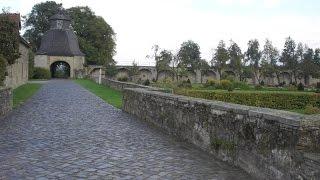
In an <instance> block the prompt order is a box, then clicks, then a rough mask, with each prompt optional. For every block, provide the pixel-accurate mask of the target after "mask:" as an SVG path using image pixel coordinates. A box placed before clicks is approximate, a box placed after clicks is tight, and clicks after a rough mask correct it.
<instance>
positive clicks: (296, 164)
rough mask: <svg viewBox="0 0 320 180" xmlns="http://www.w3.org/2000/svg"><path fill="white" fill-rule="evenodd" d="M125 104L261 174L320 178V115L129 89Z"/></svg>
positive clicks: (144, 117)
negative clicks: (305, 114) (307, 114)
mask: <svg viewBox="0 0 320 180" xmlns="http://www.w3.org/2000/svg"><path fill="white" fill-rule="evenodd" d="M123 110H124V111H126V112H128V113H130V114H133V115H135V116H137V117H138V118H140V119H142V120H145V121H147V122H151V123H153V124H155V125H156V126H158V127H160V128H162V129H164V130H166V131H167V132H169V133H170V134H172V135H175V136H176V137H178V138H181V139H182V140H185V141H188V142H190V143H193V144H194V145H195V146H197V147H199V148H201V149H202V150H204V151H206V152H209V153H211V154H213V155H214V156H215V157H217V158H219V159H221V160H223V161H227V162H229V163H231V164H233V165H236V166H238V167H240V168H242V169H244V170H245V171H247V172H248V173H250V174H252V175H253V176H255V177H258V178H259V179H319V178H320V116H304V115H300V114H296V113H290V112H286V111H279V110H271V109H266V108H257V107H249V106H243V105H236V104H230V103H224V102H218V101H209V100H202V99H196V98H190V97H185V96H178V95H174V94H166V93H161V92H156V91H148V90H147V89H125V90H124V93H123Z"/></svg>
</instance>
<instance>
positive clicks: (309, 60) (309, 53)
mask: <svg viewBox="0 0 320 180" xmlns="http://www.w3.org/2000/svg"><path fill="white" fill-rule="evenodd" d="M313 58H314V52H313V49H311V48H309V47H307V46H305V51H304V52H303V59H302V60H301V64H300V68H301V70H302V72H303V75H304V80H305V84H306V85H308V84H309V77H310V75H313V76H315V75H316V74H317V73H318V68H317V66H316V64H315V63H314V61H313Z"/></svg>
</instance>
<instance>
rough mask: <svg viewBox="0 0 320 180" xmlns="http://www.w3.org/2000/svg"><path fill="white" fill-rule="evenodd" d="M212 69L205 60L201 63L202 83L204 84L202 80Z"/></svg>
mask: <svg viewBox="0 0 320 180" xmlns="http://www.w3.org/2000/svg"><path fill="white" fill-rule="evenodd" d="M209 69H210V65H209V63H208V62H207V61H206V60H205V59H201V60H200V63H199V70H200V73H201V83H202V78H203V76H204V75H205V73H207V72H208V71H209Z"/></svg>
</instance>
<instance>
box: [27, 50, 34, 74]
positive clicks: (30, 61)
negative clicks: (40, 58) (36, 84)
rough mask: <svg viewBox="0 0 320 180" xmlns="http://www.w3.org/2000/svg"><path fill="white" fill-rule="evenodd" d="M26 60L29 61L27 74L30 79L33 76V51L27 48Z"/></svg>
mask: <svg viewBox="0 0 320 180" xmlns="http://www.w3.org/2000/svg"><path fill="white" fill-rule="evenodd" d="M28 61H29V64H28V66H29V72H28V73H29V74H28V77H29V78H30V79H31V78H32V77H33V73H34V52H33V51H31V50H29V56H28Z"/></svg>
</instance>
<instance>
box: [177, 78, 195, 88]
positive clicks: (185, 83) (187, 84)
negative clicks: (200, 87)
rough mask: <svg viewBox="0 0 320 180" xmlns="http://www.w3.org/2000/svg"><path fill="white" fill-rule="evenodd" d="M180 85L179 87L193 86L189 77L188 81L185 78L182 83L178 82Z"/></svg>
mask: <svg viewBox="0 0 320 180" xmlns="http://www.w3.org/2000/svg"><path fill="white" fill-rule="evenodd" d="M178 87H179V88H192V85H191V82H190V79H188V80H186V81H185V80H183V81H182V82H180V83H179V84H178Z"/></svg>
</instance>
